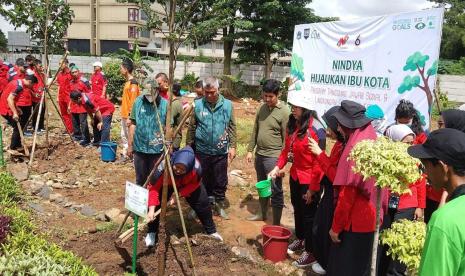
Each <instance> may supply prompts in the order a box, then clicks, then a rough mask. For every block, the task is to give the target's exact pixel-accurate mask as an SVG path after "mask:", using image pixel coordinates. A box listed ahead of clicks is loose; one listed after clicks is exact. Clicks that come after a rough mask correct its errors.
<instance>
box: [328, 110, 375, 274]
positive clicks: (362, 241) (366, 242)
mask: <svg viewBox="0 0 465 276" xmlns="http://www.w3.org/2000/svg"><path fill="white" fill-rule="evenodd" d="M365 111H366V110H365V107H364V106H362V105H360V104H358V103H356V102H352V101H342V103H341V108H340V109H339V110H338V111H337V112H336V113H335V114H334V117H335V118H336V120H337V122H338V128H339V131H340V132H341V133H342V134H343V136H344V139H345V141H346V145H345V147H344V150H343V152H342V155H341V159H340V160H339V163H338V167H337V172H336V177H335V179H334V183H333V185H334V189H335V190H336V195H337V201H336V209H335V211H334V218H333V224H332V227H331V230H330V231H329V235H330V237H331V240H332V242H333V246H332V247H331V249H330V257H329V264H328V275H335V276H336V275H345V276H363V275H369V273H370V262H371V252H372V245H373V238H374V232H375V228H376V203H375V202H376V192H375V191H376V189H375V185H374V181H373V180H363V177H362V176H361V175H359V174H356V173H354V172H353V170H352V167H353V166H354V162H353V161H349V160H348V157H349V154H350V152H351V150H352V149H353V148H354V146H355V145H356V144H357V143H359V142H360V141H362V140H367V139H369V140H375V139H376V137H377V135H376V132H375V130H374V128H373V126H372V125H371V119H369V118H367V117H366V116H365Z"/></svg>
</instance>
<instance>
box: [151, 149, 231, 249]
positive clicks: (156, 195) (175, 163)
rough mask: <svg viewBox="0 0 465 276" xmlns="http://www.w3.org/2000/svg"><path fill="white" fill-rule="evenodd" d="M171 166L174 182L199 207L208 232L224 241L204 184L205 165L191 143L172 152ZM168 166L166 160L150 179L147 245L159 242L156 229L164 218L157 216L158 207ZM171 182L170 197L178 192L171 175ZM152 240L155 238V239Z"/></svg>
mask: <svg viewBox="0 0 465 276" xmlns="http://www.w3.org/2000/svg"><path fill="white" fill-rule="evenodd" d="M171 166H172V168H173V174H174V180H175V182H176V183H174V184H175V185H176V187H177V189H178V192H179V196H181V197H184V198H185V199H186V201H187V203H189V205H190V207H191V208H192V209H193V210H194V211H195V213H196V214H197V217H198V218H199V220H200V222H201V223H202V225H203V227H204V229H205V232H206V233H207V234H208V235H210V236H211V237H213V238H215V239H217V240H219V241H223V238H222V237H221V235H220V234H219V233H218V232H217V231H216V226H215V223H214V222H213V214H212V209H211V205H210V203H209V201H208V196H207V191H206V190H205V187H204V186H203V185H201V179H202V168H201V166H200V162H199V161H198V160H197V159H196V158H195V155H194V151H193V150H192V148H191V147H189V146H187V147H185V148H183V149H181V150H179V151H176V152H175V153H173V154H172V156H171ZM164 170H165V168H164V162H162V163H161V164H160V166H159V167H158V169H157V171H156V172H155V173H154V175H153V177H152V178H151V179H150V184H149V185H148V189H149V202H148V205H149V212H148V214H147V219H148V220H149V221H151V223H150V224H149V230H148V233H149V234H148V236H147V237H148V238H146V245H147V246H154V245H155V243H156V233H157V232H158V227H159V224H160V219H159V217H156V218H155V211H156V210H158V209H160V202H161V194H162V193H161V190H162V188H163V175H164ZM169 182H170V183H168V187H169V188H168V198H170V197H171V195H172V194H173V192H174V190H173V188H172V185H173V183H171V179H170V180H169ZM152 241H154V242H153V243H152Z"/></svg>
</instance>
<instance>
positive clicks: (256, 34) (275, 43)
mask: <svg viewBox="0 0 465 276" xmlns="http://www.w3.org/2000/svg"><path fill="white" fill-rule="evenodd" d="M310 3H311V0H256V1H244V3H243V4H242V7H241V9H240V11H241V14H242V15H243V17H244V19H245V20H247V21H250V22H251V23H252V24H251V27H249V28H247V29H246V30H244V31H242V32H241V33H240V34H239V37H240V38H242V39H243V41H242V42H241V44H240V48H239V49H238V50H237V53H238V54H239V61H240V62H257V63H262V64H264V65H265V70H264V77H265V78H269V77H270V75H271V70H272V67H273V61H272V59H271V56H272V55H273V54H274V53H277V52H279V51H283V50H286V49H290V48H291V47H292V41H293V34H294V26H295V25H298V24H303V23H313V22H319V21H323V18H321V17H318V16H316V15H314V14H313V11H312V9H310V8H308V7H307V5H308V4H310Z"/></svg>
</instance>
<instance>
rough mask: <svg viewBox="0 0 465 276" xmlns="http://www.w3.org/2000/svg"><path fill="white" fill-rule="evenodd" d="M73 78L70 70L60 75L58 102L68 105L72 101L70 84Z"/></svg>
mask: <svg viewBox="0 0 465 276" xmlns="http://www.w3.org/2000/svg"><path fill="white" fill-rule="evenodd" d="M72 78H73V76H71V73H70V71H69V69H68V68H66V69H65V70H64V71H61V72H60V73H58V76H57V83H58V101H59V102H65V103H68V102H69V101H70V98H69V93H70V92H71V90H70V89H71V87H70V82H71V79H72Z"/></svg>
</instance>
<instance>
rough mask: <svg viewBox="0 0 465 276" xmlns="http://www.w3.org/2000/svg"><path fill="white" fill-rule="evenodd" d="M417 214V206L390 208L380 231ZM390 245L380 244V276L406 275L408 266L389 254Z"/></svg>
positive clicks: (411, 218) (410, 218)
mask: <svg viewBox="0 0 465 276" xmlns="http://www.w3.org/2000/svg"><path fill="white" fill-rule="evenodd" d="M414 216H415V208H406V209H400V210H398V209H393V208H389V210H388V213H387V214H386V215H384V219H383V225H382V226H381V229H380V231H382V230H384V229H388V228H390V227H391V225H392V223H393V222H396V221H398V220H401V219H408V220H413V219H414ZM388 249H389V247H388V246H386V245H384V246H381V245H380V246H379V247H378V260H379V265H378V275H379V276H385V275H389V276H401V275H406V271H407V266H406V265H404V264H402V263H401V262H399V261H397V260H393V259H392V257H391V256H388V255H387V251H388Z"/></svg>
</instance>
